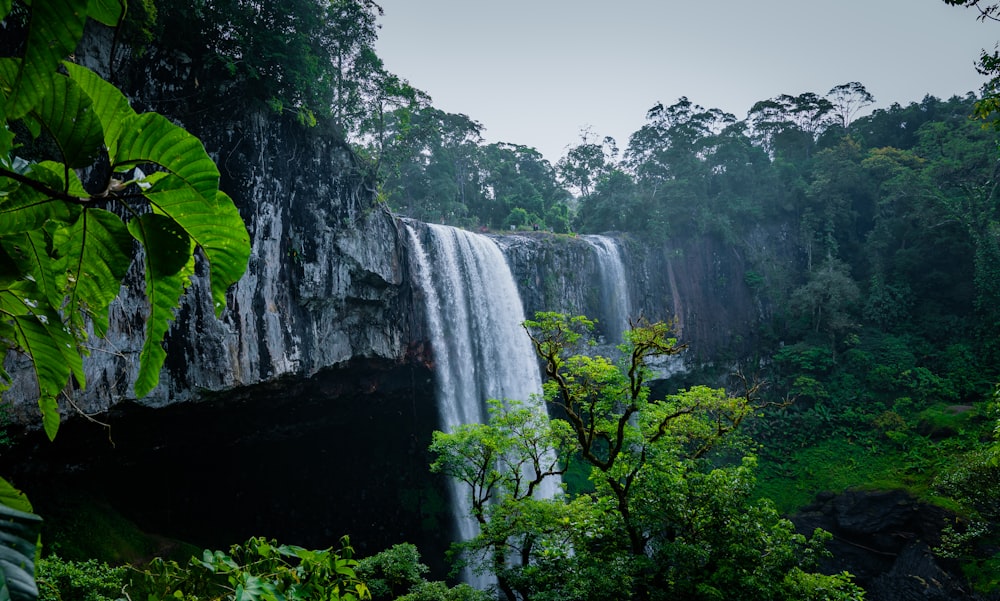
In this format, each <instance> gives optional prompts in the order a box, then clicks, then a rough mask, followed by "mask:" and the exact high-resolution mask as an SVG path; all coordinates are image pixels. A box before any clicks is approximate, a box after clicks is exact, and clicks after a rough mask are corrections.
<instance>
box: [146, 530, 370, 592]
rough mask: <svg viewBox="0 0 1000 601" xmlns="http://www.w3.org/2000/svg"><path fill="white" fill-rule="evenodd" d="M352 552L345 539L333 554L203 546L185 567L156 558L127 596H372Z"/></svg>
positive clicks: (257, 544)
mask: <svg viewBox="0 0 1000 601" xmlns="http://www.w3.org/2000/svg"><path fill="white" fill-rule="evenodd" d="M352 556H353V550H352V549H351V547H350V544H349V542H348V540H347V538H346V537H345V538H344V539H343V540H341V546H340V549H339V550H338V551H337V552H334V551H333V550H332V549H324V550H319V551H315V550H309V549H304V548H302V547H297V546H293V545H279V544H278V543H277V542H275V541H273V540H267V539H263V538H252V539H250V540H248V541H247V542H246V543H244V544H242V545H233V546H232V547H230V549H229V552H228V553H225V552H223V551H214V552H213V551H209V550H205V552H204V553H203V554H202V556H201V558H198V557H193V558H191V561H190V562H189V563H188V564H187V565H186V566H181V565H179V564H177V563H176V562H173V561H164V560H162V559H159V558H157V559H154V560H153V561H152V562H151V563H150V564H149V565H148V566H147V567H146V568H145V569H144V570H142V571H139V572H136V573H135V574H134V575H133V576H132V578H131V580H130V585H129V589H128V590H129V594H130V596H131V597H133V598H138V599H146V600H147V601H167V600H169V601H178V600H184V601H196V600H197V599H204V598H208V599H219V600H223V599H226V600H232V601H244V600H245V601H257V600H259V601H282V600H293V599H298V600H303V601H304V600H306V599H309V600H312V599H322V600H326V601H359V600H363V599H371V594H370V593H369V592H368V588H367V586H366V585H365V584H364V582H362V581H361V580H360V579H359V578H358V576H357V574H356V572H355V570H356V568H357V567H358V562H357V561H356V560H355V559H353V558H352Z"/></svg>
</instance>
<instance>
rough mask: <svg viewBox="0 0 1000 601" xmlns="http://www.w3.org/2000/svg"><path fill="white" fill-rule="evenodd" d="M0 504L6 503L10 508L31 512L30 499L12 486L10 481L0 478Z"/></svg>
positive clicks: (32, 510)
mask: <svg viewBox="0 0 1000 601" xmlns="http://www.w3.org/2000/svg"><path fill="white" fill-rule="evenodd" d="M0 505H6V506H7V507H10V508H11V509H16V510H18V511H23V512H25V513H32V512H34V509H33V508H32V507H31V501H29V500H28V497H27V496H26V495H25V494H24V493H23V492H21V491H19V490H18V489H16V488H14V487H13V486H12V485H11V483H10V482H7V481H6V480H4V479H3V478H0Z"/></svg>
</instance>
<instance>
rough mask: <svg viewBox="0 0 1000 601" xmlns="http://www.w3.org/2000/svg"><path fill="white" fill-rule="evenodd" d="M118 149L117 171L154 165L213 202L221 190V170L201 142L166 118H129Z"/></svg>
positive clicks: (113, 160)
mask: <svg viewBox="0 0 1000 601" xmlns="http://www.w3.org/2000/svg"><path fill="white" fill-rule="evenodd" d="M122 128H123V132H122V135H121V137H120V138H119V140H118V148H117V151H116V152H115V154H114V156H113V157H112V158H111V167H112V169H114V170H115V171H125V170H127V169H129V168H131V167H133V166H135V165H139V164H144V163H152V164H154V165H159V166H160V167H162V168H163V169H166V170H167V171H169V172H170V173H172V174H174V175H175V176H176V177H178V178H180V179H182V180H183V181H184V183H185V184H186V185H187V186H189V187H191V188H192V189H194V190H195V191H196V192H198V194H199V195H201V197H202V198H203V199H206V200H207V202H209V203H212V202H213V201H214V199H215V195H216V193H217V192H218V189H219V170H218V168H217V167H216V166H215V162H214V161H212V158H211V157H209V156H208V153H207V152H205V147H204V146H203V145H202V143H201V140H199V139H198V138H196V137H194V136H192V135H191V134H190V133H188V132H187V131H185V130H184V129H183V128H180V127H178V126H176V125H174V124H173V123H171V122H170V121H169V120H168V119H167V118H166V117H164V116H163V115H159V114H157V113H143V114H141V115H135V116H133V117H128V118H127V119H125V121H124V123H123V124H122Z"/></svg>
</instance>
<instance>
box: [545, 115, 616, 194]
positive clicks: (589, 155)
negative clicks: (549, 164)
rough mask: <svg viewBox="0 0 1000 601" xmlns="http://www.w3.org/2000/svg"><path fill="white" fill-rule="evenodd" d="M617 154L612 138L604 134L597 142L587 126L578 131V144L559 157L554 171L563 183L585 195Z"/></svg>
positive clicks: (606, 171) (605, 171)
mask: <svg viewBox="0 0 1000 601" xmlns="http://www.w3.org/2000/svg"><path fill="white" fill-rule="evenodd" d="M617 154H618V147H617V145H616V144H615V140H614V138H612V137H610V136H605V137H604V139H603V140H602V141H601V142H597V141H596V140H595V136H594V133H593V131H591V130H590V129H589V128H587V129H584V130H582V131H581V132H580V144H578V145H576V146H574V147H572V148H570V149H569V150H568V151H567V152H566V156H564V157H563V158H561V159H559V162H558V163H557V164H556V171H557V172H558V173H559V177H560V179H561V180H562V182H563V185H565V186H566V187H568V188H571V189H575V190H577V191H578V192H579V194H580V195H581V196H587V195H589V194H590V192H591V191H592V190H593V186H594V184H595V183H596V182H597V181H598V180H600V178H601V177H602V176H604V175H605V174H607V173H608V171H609V170H610V169H611V168H612V167H613V164H614V163H613V161H614V159H615V157H616V155H617Z"/></svg>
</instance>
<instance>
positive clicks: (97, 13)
mask: <svg viewBox="0 0 1000 601" xmlns="http://www.w3.org/2000/svg"><path fill="white" fill-rule="evenodd" d="M87 13H88V15H89V16H90V18H91V19H94V20H95V21H97V22H98V23H101V24H103V25H107V26H108V27H118V26H119V25H121V22H122V19H124V18H125V2H124V0H90V3H89V4H88V5H87Z"/></svg>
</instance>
